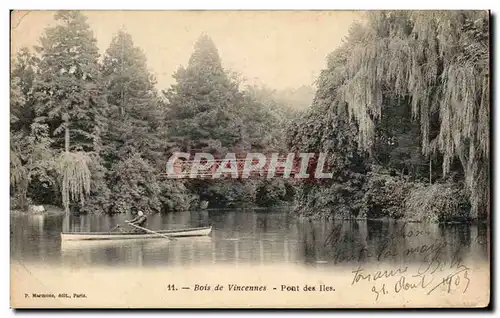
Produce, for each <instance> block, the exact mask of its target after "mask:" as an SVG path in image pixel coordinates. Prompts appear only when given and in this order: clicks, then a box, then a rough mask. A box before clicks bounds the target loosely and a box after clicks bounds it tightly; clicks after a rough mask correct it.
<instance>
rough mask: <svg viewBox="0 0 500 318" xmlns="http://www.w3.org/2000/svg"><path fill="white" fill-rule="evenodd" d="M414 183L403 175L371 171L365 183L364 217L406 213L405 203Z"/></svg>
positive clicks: (396, 217) (393, 216)
mask: <svg viewBox="0 0 500 318" xmlns="http://www.w3.org/2000/svg"><path fill="white" fill-rule="evenodd" d="M412 187H413V183H412V182H409V181H408V180H407V179H406V178H404V177H401V176H397V175H394V176H391V175H390V174H383V173H380V172H369V173H368V175H367V182H366V183H365V184H364V185H363V192H364V193H365V194H364V196H363V199H362V202H361V206H362V209H361V214H360V216H362V217H367V218H384V217H389V218H394V219H398V218H401V217H402V216H403V215H404V209H405V206H404V203H405V199H406V197H407V196H408V195H409V193H410V190H411V188H412Z"/></svg>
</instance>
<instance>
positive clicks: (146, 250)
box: [11, 210, 489, 269]
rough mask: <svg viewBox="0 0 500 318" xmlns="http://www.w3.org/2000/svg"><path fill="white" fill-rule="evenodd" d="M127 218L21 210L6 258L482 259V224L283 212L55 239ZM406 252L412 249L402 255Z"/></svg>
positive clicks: (192, 215)
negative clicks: (188, 234) (207, 232)
mask: <svg viewBox="0 0 500 318" xmlns="http://www.w3.org/2000/svg"><path fill="white" fill-rule="evenodd" d="M130 217H131V216H126V215H116V216H95V215H87V216H69V217H65V216H49V215H46V216H45V215H44V216H42V215H31V216H28V215H23V216H13V217H12V218H11V256H12V259H13V260H14V261H20V262H46V263H55V264H63V265H65V266H71V267H72V268H75V269H78V268H86V267H88V266H95V265H98V266H134V267H137V266H139V267H140V266H145V267H147V266H155V267H162V266H165V267H168V266H178V265H182V266H190V265H196V266H198V265H200V264H203V263H215V264H235V265H236V266H238V264H269V263H299V264H307V265H309V266H338V265H340V264H348V263H353V262H358V261H360V262H370V261H373V260H375V259H376V260H380V261H382V262H386V263H400V262H418V261H421V260H422V258H423V257H424V256H423V254H422V253H419V252H416V251H417V250H418V249H419V248H420V249H421V248H422V246H426V248H429V249H432V248H437V247H439V249H438V251H439V254H440V256H441V257H445V258H452V257H457V256H458V257H461V258H464V259H465V258H469V259H473V260H482V261H487V260H488V244H487V243H488V241H487V238H488V237H489V229H488V227H487V226H486V225H484V224H483V225H468V224H459V225H446V226H444V225H437V224H414V223H408V224H403V223H401V222H382V221H350V222H347V221H328V222H325V221H304V220H299V219H295V218H292V217H290V216H289V215H288V214H287V213H286V212H282V213H278V212H273V213H271V212H266V211H252V210H248V211H245V210H241V211H204V212H201V213H200V212H186V213H174V214H168V215H164V216H162V215H153V216H151V217H150V219H149V221H148V226H149V227H150V228H151V229H153V230H159V229H175V228H185V227H198V226H206V225H209V224H210V225H212V226H213V232H212V234H211V236H210V237H200V238H179V239H177V240H172V241H169V240H166V239H163V238H158V239H153V240H122V241H88V242H81V241H76V242H61V239H60V233H61V231H84V232H91V231H107V230H109V229H111V228H113V227H115V226H116V225H117V224H120V223H123V221H124V220H125V219H127V218H129V219H130ZM408 251H412V252H410V253H408Z"/></svg>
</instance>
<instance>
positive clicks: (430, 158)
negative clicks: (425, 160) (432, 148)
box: [429, 156, 432, 184]
mask: <svg viewBox="0 0 500 318" xmlns="http://www.w3.org/2000/svg"><path fill="white" fill-rule="evenodd" d="M429 184H432V157H431V156H429Z"/></svg>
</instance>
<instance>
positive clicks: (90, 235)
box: [61, 226, 212, 241]
mask: <svg viewBox="0 0 500 318" xmlns="http://www.w3.org/2000/svg"><path fill="white" fill-rule="evenodd" d="M156 232H157V233H159V234H162V235H164V236H171V237H191V236H207V235H210V233H211V232H212V227H211V226H208V227H196V228H188V229H179V230H162V231H156ZM164 236H161V235H157V234H153V233H124V232H62V233H61V240H62V241H82V240H127V239H152V238H164Z"/></svg>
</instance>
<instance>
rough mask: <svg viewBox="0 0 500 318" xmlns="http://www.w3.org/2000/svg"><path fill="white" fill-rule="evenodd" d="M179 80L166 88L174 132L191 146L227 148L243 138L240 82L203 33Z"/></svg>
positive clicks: (171, 131) (173, 133)
mask: <svg viewBox="0 0 500 318" xmlns="http://www.w3.org/2000/svg"><path fill="white" fill-rule="evenodd" d="M173 77H174V78H175V79H176V81H177V83H176V84H175V85H172V87H171V88H170V89H169V90H168V91H167V92H166V94H165V96H166V98H167V100H168V111H167V125H168V127H169V133H170V136H171V137H173V138H176V137H177V138H179V139H181V140H185V141H186V146H187V147H188V148H194V149H200V148H204V147H212V148H219V149H222V148H227V147H230V146H232V145H235V144H236V143H238V142H239V141H240V139H241V132H240V131H239V129H238V127H240V126H241V124H242V123H241V119H240V118H238V116H237V114H236V107H235V105H237V104H238V103H239V102H240V100H241V93H240V92H239V91H238V84H237V83H236V82H235V81H232V80H231V79H230V77H229V76H228V73H227V72H226V71H225V70H224V69H223V67H222V63H221V60H220V57H219V54H218V51H217V48H216V47H215V44H214V43H213V41H212V40H211V39H210V38H209V37H208V36H207V35H202V36H201V37H200V38H199V39H198V40H197V41H196V43H195V46H194V52H193V54H192V55H191V57H190V59H189V63H188V66H187V67H186V68H183V67H181V68H179V69H178V70H177V72H176V73H175V74H174V76H173Z"/></svg>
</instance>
